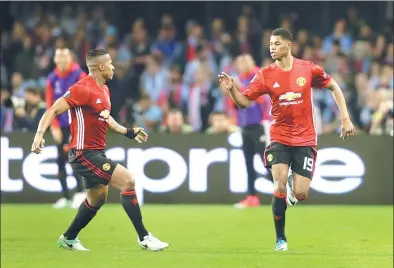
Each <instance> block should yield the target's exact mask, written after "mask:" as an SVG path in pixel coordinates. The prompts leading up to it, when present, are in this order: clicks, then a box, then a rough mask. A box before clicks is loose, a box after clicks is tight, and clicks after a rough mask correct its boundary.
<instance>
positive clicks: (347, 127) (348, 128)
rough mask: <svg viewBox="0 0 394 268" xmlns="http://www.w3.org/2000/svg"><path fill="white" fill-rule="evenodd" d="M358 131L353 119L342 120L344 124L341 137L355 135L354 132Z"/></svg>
mask: <svg viewBox="0 0 394 268" xmlns="http://www.w3.org/2000/svg"><path fill="white" fill-rule="evenodd" d="M355 132H356V130H355V128H354V126H353V123H352V121H350V119H345V120H343V121H342V126H341V138H342V139H346V138H347V137H349V136H353V135H354V133H355Z"/></svg>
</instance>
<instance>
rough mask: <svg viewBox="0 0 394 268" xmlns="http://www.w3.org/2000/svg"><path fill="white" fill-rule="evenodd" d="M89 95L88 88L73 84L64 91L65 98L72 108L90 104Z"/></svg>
mask: <svg viewBox="0 0 394 268" xmlns="http://www.w3.org/2000/svg"><path fill="white" fill-rule="evenodd" d="M89 95H90V92H89V90H88V89H86V88H81V87H78V86H72V87H70V88H69V89H68V90H67V91H66V93H64V95H63V98H64V99H65V100H66V101H67V103H68V105H70V107H71V108H74V107H77V106H84V105H86V104H88V102H89Z"/></svg>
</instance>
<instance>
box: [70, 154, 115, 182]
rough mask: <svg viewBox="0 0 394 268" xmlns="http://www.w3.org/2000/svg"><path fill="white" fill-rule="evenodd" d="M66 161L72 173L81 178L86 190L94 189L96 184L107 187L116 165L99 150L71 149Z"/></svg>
mask: <svg viewBox="0 0 394 268" xmlns="http://www.w3.org/2000/svg"><path fill="white" fill-rule="evenodd" d="M68 161H69V162H70V164H71V167H72V168H73V170H74V172H75V173H76V174H77V175H79V176H80V177H81V178H82V180H83V183H84V185H85V188H86V189H89V188H94V187H95V186H96V185H98V184H103V185H107V184H108V183H109V181H110V180H111V177H112V173H113V172H114V170H115V167H116V165H117V163H115V162H113V161H112V160H111V159H109V158H107V156H106V155H105V152H104V151H101V150H83V151H77V150H75V149H71V150H70V151H69V153H68Z"/></svg>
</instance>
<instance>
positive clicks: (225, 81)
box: [219, 72, 251, 108]
mask: <svg viewBox="0 0 394 268" xmlns="http://www.w3.org/2000/svg"><path fill="white" fill-rule="evenodd" d="M219 84H220V87H221V88H223V89H224V90H227V91H228V92H229V93H230V96H231V98H232V99H233V101H234V103H235V104H236V105H237V106H238V107H239V108H247V107H248V106H249V104H250V103H251V100H249V99H248V97H246V96H245V95H243V94H242V93H241V92H239V88H238V86H237V83H235V82H234V78H233V77H231V76H229V75H228V74H226V73H224V72H222V73H221V74H220V75H219Z"/></svg>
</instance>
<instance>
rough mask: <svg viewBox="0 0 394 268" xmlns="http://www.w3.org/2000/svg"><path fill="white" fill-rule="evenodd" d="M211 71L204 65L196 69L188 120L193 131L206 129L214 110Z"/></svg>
mask: <svg viewBox="0 0 394 268" xmlns="http://www.w3.org/2000/svg"><path fill="white" fill-rule="evenodd" d="M211 74H212V73H211V71H210V70H209V68H206V66H204V65H200V66H198V67H197V69H196V70H195V74H194V75H195V83H194V84H193V85H192V86H191V87H190V91H189V98H188V100H187V103H188V110H187V114H188V121H189V124H190V125H191V126H192V128H193V131H202V132H203V131H205V129H206V128H207V127H208V117H209V114H210V113H211V112H212V110H213V106H214V104H213V102H214V99H213V96H212V89H213V84H212V80H211Z"/></svg>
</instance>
